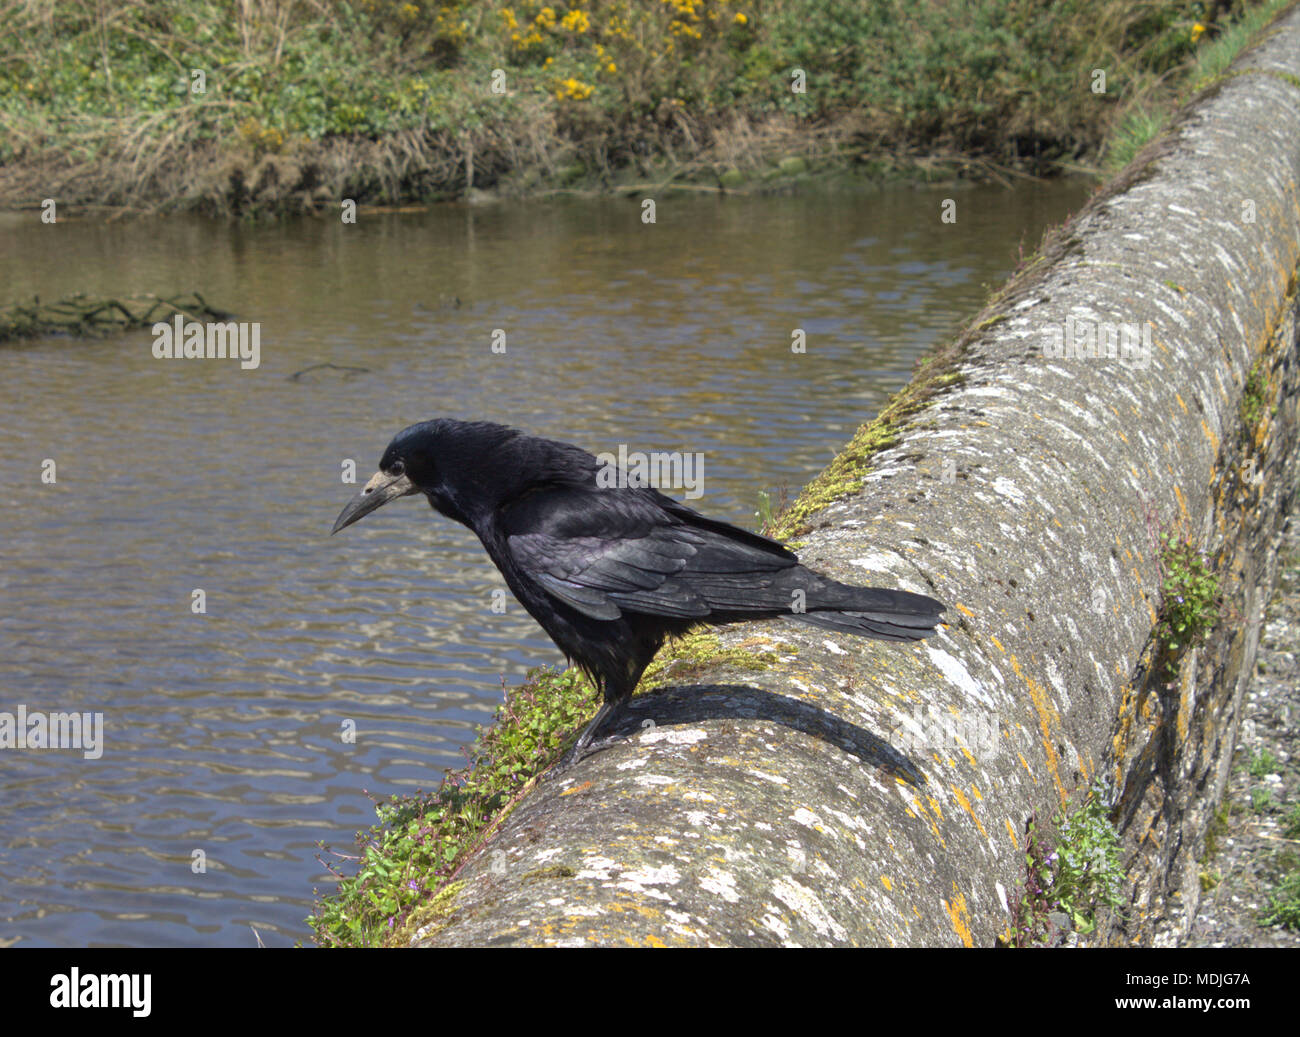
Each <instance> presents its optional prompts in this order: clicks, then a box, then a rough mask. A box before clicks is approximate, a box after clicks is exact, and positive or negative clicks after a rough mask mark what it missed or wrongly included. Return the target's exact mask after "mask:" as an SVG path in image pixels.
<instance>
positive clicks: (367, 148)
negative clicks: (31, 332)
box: [0, 0, 1279, 214]
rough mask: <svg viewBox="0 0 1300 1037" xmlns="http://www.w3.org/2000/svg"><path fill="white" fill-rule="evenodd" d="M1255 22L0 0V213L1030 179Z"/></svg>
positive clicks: (988, 7)
mask: <svg viewBox="0 0 1300 1037" xmlns="http://www.w3.org/2000/svg"><path fill="white" fill-rule="evenodd" d="M1261 6H1264V5H1263V4H1261V3H1242V2H1241V0H1238V2H1237V3H1234V4H1227V5H1225V4H1220V3H1216V2H1215V0H1139V2H1133V0H962V2H960V3H958V2H956V0H952V2H932V3H922V4H916V3H907V2H904V0H873V2H871V3H864V2H863V0H575V2H573V3H565V2H561V0H556V2H554V3H551V4H543V3H540V2H538V0H490V2H487V3H471V2H469V0H409V2H398V0H354V2H351V3H342V2H336V0H127V2H125V3H122V4H113V5H106V4H101V3H97V2H95V3H92V2H91V0H65V2H60V3H58V4H56V3H55V2H54V0H0V126H2V128H3V132H2V133H0V206H11V207H12V206H27V205H32V204H35V203H37V202H39V200H40V199H43V198H47V197H54V198H57V199H59V200H60V201H61V202H64V203H68V202H71V203H74V204H75V203H80V204H105V205H117V206H128V207H136V208H142V209H151V208H199V209H203V210H208V211H211V212H215V213H219V214H225V213H236V214H238V213H250V212H252V213H255V212H284V211H298V210H304V209H313V208H318V207H321V206H325V205H330V204H336V203H337V201H338V199H340V198H345V197H346V198H354V199H356V200H358V201H360V202H368V203H380V204H382V203H399V202H406V201H411V200H430V199H435V198H442V197H451V196H459V195H462V194H464V193H466V192H468V191H470V190H472V189H484V188H486V189H499V190H502V191H505V192H510V193H527V192H537V191H542V190H547V189H555V188H566V187H574V186H585V187H610V186H618V185H630V184H638V183H648V184H655V185H658V184H663V183H667V182H671V181H674V180H677V181H689V182H695V183H701V184H708V185H713V186H718V185H722V186H726V187H736V186H740V185H743V184H747V183H753V182H762V181H763V180H764V178H765V177H770V176H778V177H780V176H784V177H797V176H800V175H805V174H806V173H808V172H809V171H815V170H817V169H819V168H826V167H831V168H865V169H866V171H868V172H870V173H876V174H879V173H887V172H890V171H892V170H895V169H899V170H901V171H903V172H906V173H909V174H915V173H917V172H918V171H919V172H932V171H937V172H938V173H939V174H941V175H951V174H952V173H954V172H959V171H966V172H974V173H981V172H982V173H985V174H992V175H1002V174H1003V173H1004V172H1005V171H1008V170H1023V171H1029V172H1034V173H1045V172H1051V171H1054V170H1059V169H1062V168H1070V167H1074V166H1077V165H1079V164H1084V165H1092V164H1094V163H1095V162H1096V161H1097V160H1098V159H1099V157H1100V156H1101V153H1102V151H1103V149H1104V142H1105V141H1106V139H1107V133H1108V130H1109V128H1110V127H1112V126H1113V125H1115V124H1116V123H1117V122H1126V121H1128V122H1132V123H1133V125H1134V126H1135V127H1136V126H1138V125H1139V124H1140V121H1141V119H1140V117H1148V118H1150V117H1151V113H1156V115H1155V117H1156V118H1158V113H1159V111H1160V110H1161V108H1162V105H1163V104H1164V102H1165V100H1166V99H1167V97H1168V96H1169V95H1170V92H1171V91H1172V90H1175V89H1176V84H1177V83H1178V82H1181V81H1182V80H1184V79H1185V78H1186V76H1187V75H1189V74H1191V73H1190V71H1189V69H1190V65H1189V61H1190V59H1191V58H1193V57H1194V56H1195V55H1196V53H1197V51H1198V50H1199V49H1201V48H1204V47H1206V46H1207V45H1209V44H1210V43H1211V42H1212V41H1213V40H1214V39H1215V37H1217V36H1218V35H1219V33H1220V30H1221V28H1222V27H1223V26H1230V25H1231V23H1232V20H1233V18H1234V17H1235V16H1236V15H1237V14H1240V13H1241V12H1243V11H1246V12H1249V11H1253V10H1258V9H1259V8H1260V7H1261ZM1270 6H1279V5H1278V4H1276V3H1274V4H1272V5H1270ZM1223 7H1227V8H1229V9H1230V10H1229V11H1228V12H1221V10H1220V9H1221V8H1223ZM1095 70H1102V71H1103V72H1104V73H1105V83H1104V91H1103V92H1095V90H1094V86H1095V85H1096V84H1097V79H1096V73H1095ZM800 73H802V75H800Z"/></svg>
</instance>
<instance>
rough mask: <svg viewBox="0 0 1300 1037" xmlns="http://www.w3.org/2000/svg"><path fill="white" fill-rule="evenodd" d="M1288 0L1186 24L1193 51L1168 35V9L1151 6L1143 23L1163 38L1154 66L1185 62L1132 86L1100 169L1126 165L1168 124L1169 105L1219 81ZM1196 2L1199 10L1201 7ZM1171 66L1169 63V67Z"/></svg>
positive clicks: (1267, 0) (1274, 0)
mask: <svg viewBox="0 0 1300 1037" xmlns="http://www.w3.org/2000/svg"><path fill="white" fill-rule="evenodd" d="M1292 2H1293V0H1264V2H1263V3H1259V4H1251V5H1247V6H1246V8H1245V9H1244V10H1243V12H1242V14H1241V16H1240V17H1239V18H1237V20H1235V21H1232V22H1227V23H1225V24H1223V25H1221V26H1217V27H1216V28H1217V29H1218V30H1219V31H1218V32H1211V31H1210V29H1209V27H1208V26H1206V25H1205V23H1204V22H1201V21H1194V22H1193V23H1192V28H1191V33H1190V37H1189V38H1190V40H1191V43H1192V44H1193V46H1194V48H1195V49H1194V51H1193V52H1191V53H1189V52H1186V51H1180V50H1179V49H1178V48H1177V47H1176V46H1170V44H1173V43H1176V40H1175V39H1174V38H1173V37H1171V36H1170V35H1169V33H1168V27H1169V25H1170V23H1169V22H1168V21H1167V20H1166V19H1167V18H1168V17H1169V12H1168V11H1160V10H1158V9H1153V10H1150V11H1149V14H1148V16H1149V18H1150V19H1152V21H1151V22H1149V23H1148V24H1149V26H1150V27H1152V28H1154V27H1155V26H1156V25H1162V26H1163V31H1161V30H1156V37H1155V38H1156V40H1157V41H1160V40H1163V41H1165V42H1164V44H1163V45H1162V44H1161V43H1160V42H1154V43H1153V44H1152V50H1151V52H1150V58H1149V60H1151V61H1152V62H1153V63H1154V64H1158V63H1160V62H1161V61H1169V60H1173V61H1175V62H1178V61H1183V59H1184V58H1186V59H1187V60H1186V61H1185V62H1184V63H1183V64H1182V65H1181V66H1179V67H1178V69H1177V74H1175V75H1171V76H1167V77H1160V76H1155V77H1151V78H1148V79H1144V80H1143V81H1142V82H1141V83H1138V84H1135V89H1134V90H1133V92H1132V93H1131V94H1130V95H1129V102H1128V104H1127V105H1126V110H1125V111H1124V113H1123V114H1122V115H1121V116H1120V118H1119V120H1118V121H1117V123H1116V125H1115V129H1114V131H1113V133H1112V134H1111V137H1110V140H1109V141H1108V142H1107V144H1106V147H1105V162H1104V165H1105V168H1106V170H1107V171H1108V172H1114V171H1115V170H1118V169H1120V168H1121V167H1122V166H1125V165H1127V164H1128V162H1129V161H1130V160H1131V159H1132V158H1133V156H1134V155H1136V154H1137V153H1138V151H1139V150H1141V148H1142V146H1143V145H1145V144H1147V143H1148V142H1149V141H1151V140H1153V139H1154V138H1155V137H1157V136H1159V135H1160V133H1161V132H1162V131H1163V130H1164V129H1165V127H1166V126H1168V125H1169V120H1170V117H1171V116H1172V115H1173V112H1174V109H1175V108H1177V107H1178V105H1179V104H1180V103H1182V102H1183V101H1184V100H1186V99H1187V97H1186V95H1187V94H1189V93H1193V92H1196V91H1200V90H1203V89H1205V88H1207V87H1209V86H1212V85H1213V84H1214V83H1215V82H1217V81H1219V79H1220V77H1221V76H1222V75H1223V73H1224V72H1225V71H1226V69H1227V67H1228V65H1229V64H1231V62H1232V60H1233V58H1235V57H1236V56H1237V55H1238V54H1239V53H1240V52H1241V51H1242V50H1243V49H1244V48H1245V47H1246V46H1247V45H1248V44H1249V43H1250V42H1251V39H1252V37H1254V36H1255V34H1256V33H1258V32H1259V31H1260V29H1262V28H1264V26H1266V25H1268V23H1269V22H1271V21H1272V20H1273V19H1274V18H1275V17H1276V16H1277V14H1278V12H1280V11H1282V10H1284V9H1286V8H1287V7H1290V6H1291V4H1292ZM1156 6H1157V5H1146V4H1138V5H1135V9H1140V8H1150V7H1156ZM1193 6H1201V7H1202V9H1204V5H1193ZM1170 67H1171V69H1172V66H1170Z"/></svg>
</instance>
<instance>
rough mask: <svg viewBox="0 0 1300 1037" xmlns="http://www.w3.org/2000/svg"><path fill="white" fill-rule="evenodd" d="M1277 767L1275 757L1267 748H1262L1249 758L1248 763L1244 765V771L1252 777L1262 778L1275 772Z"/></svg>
mask: <svg viewBox="0 0 1300 1037" xmlns="http://www.w3.org/2000/svg"><path fill="white" fill-rule="evenodd" d="M1277 769H1278V762H1277V757H1276V756H1274V755H1273V754H1272V753H1271V752H1269V750H1267V749H1264V750H1262V751H1261V752H1258V753H1256V754H1255V755H1254V756H1252V757H1251V758H1250V763H1249V764H1247V766H1246V772H1247V773H1248V774H1249V775H1250V776H1251V777H1252V778H1262V777H1264V776H1265V775H1268V774H1274V773H1276V771H1277Z"/></svg>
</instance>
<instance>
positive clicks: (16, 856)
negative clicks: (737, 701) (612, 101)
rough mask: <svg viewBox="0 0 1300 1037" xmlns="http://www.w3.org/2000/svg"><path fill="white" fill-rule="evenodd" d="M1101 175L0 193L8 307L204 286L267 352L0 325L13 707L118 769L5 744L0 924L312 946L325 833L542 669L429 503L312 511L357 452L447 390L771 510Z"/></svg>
mask: <svg viewBox="0 0 1300 1037" xmlns="http://www.w3.org/2000/svg"><path fill="white" fill-rule="evenodd" d="M1088 190H1089V188H1088V187H1087V185H1085V184H1081V183H1069V182H1064V183H1053V184H1036V183H1025V184H1023V185H1020V186H1017V187H1016V188H1014V189H1013V190H1004V189H1002V188H999V187H978V188H967V189H963V190H960V191H954V190H953V189H951V188H949V189H943V188H934V189H931V188H923V189H917V188H912V187H896V188H889V189H885V190H878V191H865V190H864V191H835V192H811V193H809V194H807V195H798V196H787V197H775V198H734V197H733V198H717V197H689V198H676V197H671V198H666V199H660V200H659V203H658V207H657V213H656V216H657V222H656V223H654V224H653V225H647V224H645V223H643V222H642V221H641V212H642V210H641V208H640V207H639V206H638V205H637V204H635V203H634V202H629V201H624V200H602V201H581V202H577V201H572V202H569V201H565V202H548V203H537V202H534V203H516V204H503V205H500V206H490V207H478V208H467V207H443V208H437V209H434V210H432V211H430V212H428V213H425V214H411V213H403V214H370V215H366V214H363V215H362V217H361V219H360V222H359V223H357V224H356V225H343V224H341V223H334V222H333V221H323V220H302V221H294V222H288V223H283V224H277V225H274V226H270V227H266V226H262V227H247V226H238V225H226V224H213V223H208V222H205V221H201V220H192V219H169V220H165V221H163V220H158V221H138V222H132V221H118V222H105V221H101V220H97V219H84V220H78V219H70V220H67V221H65V222H61V223H58V224H56V225H54V226H47V225H43V224H41V223H40V222H39V219H38V217H37V214H26V213H19V214H12V213H10V214H0V285H3V289H2V290H0V302H3V301H9V300H12V299H27V298H30V297H31V296H32V295H33V294H40V295H41V296H42V297H43V298H46V299H54V298H58V297H60V296H62V295H65V294H68V293H71V292H74V291H82V292H87V293H104V294H124V295H125V294H133V293H136V292H146V291H154V292H160V293H164V294H165V293H170V292H173V291H184V290H190V289H195V288H197V289H198V290H200V291H201V292H203V293H204V294H205V295H206V297H207V298H208V299H209V301H211V302H213V303H215V304H217V305H219V306H223V307H226V308H228V309H231V310H233V311H235V314H236V316H237V318H238V319H240V320H245V321H256V322H260V325H261V329H260V364H259V366H258V367H257V368H256V369H244V368H242V367H241V366H240V364H239V363H238V362H237V361H230V360H215V359H214V360H160V359H156V358H155V357H154V356H153V353H152V345H153V339H154V337H153V335H152V334H151V333H148V332H142V333H138V334H131V335H127V336H123V337H119V338H114V339H109V340H104V341H72V340H67V339H38V340H35V341H30V342H24V343H19V344H11V345H8V346H3V347H0V432H2V433H3V442H4V450H3V452H2V453H0V476H2V478H0V494H3V500H2V501H0V714H3V713H9V714H11V715H12V716H14V718H15V721H16V720H17V714H18V711H19V709H20V708H21V709H24V710H26V711H27V713H28V714H29V722H30V714H32V713H42V712H43V713H46V714H48V713H52V712H68V713H71V712H85V713H90V714H94V713H102V714H103V733H102V746H101V752H100V754H99V755H98V757H97V758H87V756H88V755H91V753H90V752H89V751H88V750H85V749H83V750H76V749H51V748H34V747H31V746H27V747H21V748H20V747H17V746H13V747H10V748H3V749H0V945H2V944H5V943H14V942H16V943H18V944H19V945H22V946H41V945H56V946H97V945H130V946H139V945H236V946H252V945H254V944H255V938H254V936H253V933H252V931H251V929H252V928H256V930H257V931H258V932H259V933H260V934H261V937H262V939H263V940H264V941H265V942H266V943H267V944H268V945H272V946H274V945H281V946H284V945H288V944H291V943H293V942H294V941H297V940H304V941H309V936H310V934H309V930H308V928H307V926H306V924H305V922H304V918H305V917H306V915H307V914H308V913H309V912H310V909H311V905H312V889H313V887H318V888H320V889H321V890H322V891H325V890H329V889H332V883H331V882H330V880H329V877H328V874H327V873H326V872H325V870H324V869H323V868H322V867H321V865H320V864H319V863H318V862H317V860H316V854H317V852H318V849H317V842H318V841H320V840H325V841H326V842H327V843H329V844H330V845H331V846H333V847H334V848H335V849H337V850H340V851H343V852H350V851H351V849H352V836H353V835H354V833H355V832H356V831H357V830H358V829H360V828H364V827H366V826H367V825H369V824H370V823H371V822H372V821H373V820H374V814H373V809H372V806H371V802H370V800H369V798H368V797H367V791H368V792H369V793H371V794H373V795H375V796H379V797H386V796H388V795H389V794H391V793H394V792H397V793H409V792H412V791H414V790H415V789H417V788H425V789H428V788H431V787H433V786H435V785H436V784H437V782H438V780H439V778H440V777H441V774H442V771H443V769H444V768H445V767H449V766H457V765H459V764H460V763H461V762H463V755H462V749H463V747H465V746H466V745H468V744H469V743H470V742H471V741H472V739H473V737H474V734H475V729H476V725H478V724H481V723H484V722H486V721H488V720H489V719H490V717H491V715H492V712H493V710H494V708H495V707H496V705H497V704H498V703H499V702H500V701H501V694H502V693H501V681H502V679H503V678H504V680H505V681H507V682H509V683H517V682H518V681H519V679H520V678H521V677H522V676H523V674H524V673H525V671H526V670H527V669H528V668H529V667H530V666H533V665H538V664H553V663H557V662H560V661H561V656H560V653H559V652H558V650H557V649H556V648H555V647H554V646H553V645H552V644H551V643H550V641H549V640H548V639H547V637H546V636H545V635H544V634H543V633H542V632H541V630H540V629H539V628H538V627H537V626H536V625H535V624H534V623H533V621H532V620H531V619H530V618H529V617H528V616H527V614H526V613H524V611H523V609H522V608H520V607H519V606H518V605H517V603H515V602H514V600H513V598H509V597H508V595H507V601H508V608H507V610H506V612H505V614H498V613H496V612H494V611H493V610H492V600H493V592H494V591H498V590H503V589H504V582H503V581H502V579H501V577H500V576H499V574H498V573H497V572H496V570H495V568H493V567H492V565H491V563H490V562H489V561H488V560H487V558H486V556H485V555H484V554H483V551H482V549H481V547H480V546H479V544H478V542H477V541H476V540H475V538H474V537H473V535H472V534H470V533H469V532H468V531H467V530H464V529H462V528H460V527H458V526H453V525H452V524H450V523H448V522H446V521H445V520H442V519H440V518H438V517H437V516H436V515H434V513H433V512H432V511H430V509H429V508H428V507H427V506H426V505H425V504H423V502H421V501H419V500H417V499H415V498H411V499H407V500H404V501H399V502H395V503H394V504H392V505H389V506H388V507H386V508H385V509H384V510H383V511H381V512H377V513H376V514H375V515H373V516H370V517H368V518H367V519H365V520H364V521H363V522H361V523H359V524H358V525H356V526H354V527H351V528H349V529H347V530H346V531H344V532H343V533H341V534H340V535H339V536H336V537H333V538H330V537H329V536H328V533H329V529H330V526H331V524H332V523H333V521H334V517H335V515H336V514H337V513H338V511H339V509H340V507H341V506H342V504H343V503H344V501H346V500H347V498H348V497H349V496H350V495H351V494H352V493H353V492H354V491H355V489H356V487H355V486H351V485H344V484H343V482H342V479H341V471H342V466H343V464H344V462H345V461H346V460H348V459H352V460H355V462H356V466H357V473H358V476H359V478H360V479H361V480H362V481H364V479H365V478H366V477H367V476H368V475H369V474H370V472H371V471H373V469H374V466H375V462H376V461H377V460H378V458H379V455H380V453H381V451H382V450H383V448H384V446H385V444H386V443H387V442H388V440H389V438H390V437H391V436H392V434H393V433H394V432H396V431H397V430H398V429H400V428H402V427H404V426H405V425H407V424H409V423H411V422H414V421H418V420H422V419H425V418H429V417H433V416H438V415H448V416H456V417H463V418H481V419H488V420H495V421H502V422H507V423H511V424H516V425H519V426H522V427H524V428H526V429H527V430H529V431H532V432H535V433H538V434H541V435H546V436H550V437H553V438H557V439H565V440H569V441H571V442H575V443H578V444H580V445H582V446H584V447H586V448H587V449H589V450H593V451H601V450H610V451H612V452H616V451H617V450H618V447H619V445H620V444H625V445H626V446H627V449H629V450H643V451H650V450H664V451H687V452H690V453H696V452H699V453H701V454H703V457H704V468H703V472H702V474H703V482H702V487H701V488H702V490H703V495H702V496H701V497H699V498H698V499H696V500H693V501H691V503H692V504H693V506H695V507H697V508H698V509H700V510H702V511H705V512H707V513H708V514H710V515H713V516H716V517H719V518H722V519H726V520H729V521H732V522H736V523H739V524H741V525H747V526H751V527H752V526H753V525H754V524H755V522H754V512H755V509H756V507H757V504H758V497H759V492H760V491H761V490H770V491H775V490H777V489H778V488H779V487H781V486H782V485H785V486H788V487H790V488H791V490H795V489H797V488H798V487H799V486H801V485H803V484H804V483H805V482H806V481H807V480H808V479H809V478H811V476H812V475H814V474H815V473H816V472H817V471H818V470H819V469H820V468H821V467H822V466H823V465H824V464H825V463H826V462H827V461H828V460H829V459H830V457H831V455H832V453H833V452H834V451H835V450H836V449H837V448H838V447H839V446H841V445H842V444H843V443H844V442H845V441H846V440H847V439H848V438H849V437H850V435H851V434H852V432H853V430H854V428H855V427H856V426H857V424H858V423H859V422H861V421H862V420H864V419H865V418H868V417H870V416H872V415H873V414H874V413H875V412H876V411H877V410H878V409H879V407H880V405H881V404H882V403H883V402H884V400H885V399H886V398H887V397H888V395H889V394H890V393H891V392H893V391H894V390H896V389H897V388H898V387H899V386H900V385H901V384H903V382H905V381H906V379H907V377H908V375H909V372H910V370H911V368H912V365H913V363H914V361H915V360H916V358H917V357H918V356H919V355H921V354H922V353H923V352H925V351H926V350H927V349H928V348H929V347H931V346H932V345H933V344H934V343H936V342H938V341H940V340H942V339H943V338H945V337H946V336H949V335H951V334H952V333H953V332H954V331H955V330H956V329H957V328H958V326H959V325H960V324H961V323H962V321H963V320H964V319H966V318H967V317H969V316H970V315H971V314H972V313H974V312H975V311H976V310H977V309H978V308H979V306H980V305H981V303H982V301H983V299H984V297H985V295H986V291H987V289H988V288H989V287H991V286H994V285H997V284H998V283H1000V282H1001V281H1002V280H1003V279H1004V278H1005V277H1006V276H1007V274H1008V273H1009V272H1010V270H1011V269H1012V268H1013V267H1014V265H1015V262H1016V258H1017V253H1018V249H1019V248H1020V247H1021V246H1023V248H1024V250H1025V252H1029V251H1031V250H1032V249H1033V248H1034V247H1035V246H1036V245H1037V243H1038V241H1039V238H1040V236H1041V234H1042V232H1043V230H1044V228H1045V227H1046V226H1048V225H1049V224H1050V223H1054V222H1059V221H1060V220H1061V219H1062V218H1064V216H1065V215H1066V214H1067V213H1069V212H1070V211H1073V210H1074V209H1077V208H1078V207H1079V206H1080V205H1081V204H1082V202H1083V201H1084V200H1085V199H1086V197H1087V193H1088ZM945 198H952V199H954V200H955V201H956V205H957V210H956V211H957V217H958V218H957V222H956V223H955V224H951V223H944V222H942V221H941V219H940V211H941V205H942V203H943V200H944V199H945ZM796 328H801V329H803V330H804V332H805V333H806V336H807V346H806V352H804V353H794V352H792V351H791V336H792V331H793V330H794V329H796ZM495 329H501V330H502V331H504V333H505V352H504V353H503V352H499V351H494V350H493V332H494V330H495ZM314 365H333V366H319V367H315V369H314V370H309V371H305V370H304V369H307V368H312V367H314ZM350 369H361V370H350ZM298 372H303V373H301V374H299V376H298V377H297V378H294V377H292V376H293V375H295V374H296V373H298ZM47 461H53V462H54V474H55V477H56V481H55V482H53V483H48V482H43V481H42V472H43V471H44V470H48V468H49V466H48V465H47V464H46V462H47ZM669 492H674V491H672V490H671V489H670V490H669ZM677 495H678V496H679V497H681V496H683V493H682V492H681V491H677ZM196 589H199V590H202V591H203V593H204V596H205V602H204V604H205V607H206V612H205V613H201V614H200V613H196V612H195V611H193V603H194V592H195V590H196ZM345 721H351V722H353V723H354V724H355V727H356V732H357V737H356V741H355V743H354V744H348V743H346V742H345V741H344V740H343V739H342V738H341V737H340V732H341V730H342V725H343V724H344V723H345ZM2 722H3V716H2V715H0V723H2ZM199 860H201V861H202V862H203V864H204V867H203V868H202V869H198V868H196V865H195V862H196V861H199Z"/></svg>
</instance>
